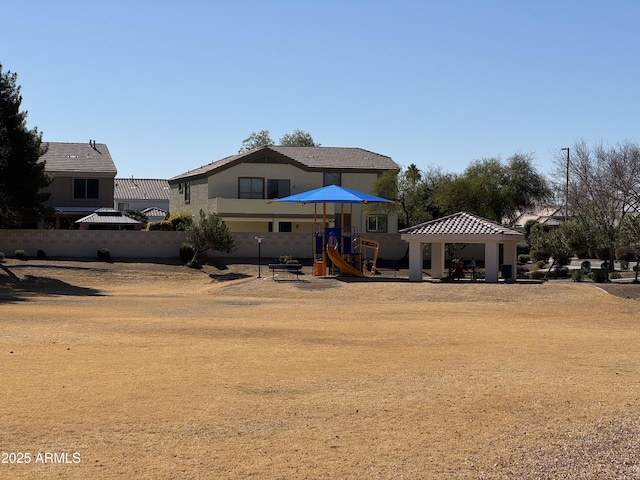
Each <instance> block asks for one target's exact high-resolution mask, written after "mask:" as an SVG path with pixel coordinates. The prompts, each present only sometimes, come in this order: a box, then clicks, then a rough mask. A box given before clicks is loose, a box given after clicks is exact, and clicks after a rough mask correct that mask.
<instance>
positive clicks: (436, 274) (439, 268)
mask: <svg viewBox="0 0 640 480" xmlns="http://www.w3.org/2000/svg"><path fill="white" fill-rule="evenodd" d="M444 246H445V244H444V242H432V243H431V278H433V279H438V278H442V277H444V276H445V274H444V272H445V268H444V261H445V256H446V249H445V248H444Z"/></svg>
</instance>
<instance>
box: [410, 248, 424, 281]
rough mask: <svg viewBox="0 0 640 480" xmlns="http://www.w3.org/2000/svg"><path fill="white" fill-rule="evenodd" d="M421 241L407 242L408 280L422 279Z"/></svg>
mask: <svg viewBox="0 0 640 480" xmlns="http://www.w3.org/2000/svg"><path fill="white" fill-rule="evenodd" d="M422 252H423V248H422V242H409V281H410V282H421V281H422V264H423V254H422Z"/></svg>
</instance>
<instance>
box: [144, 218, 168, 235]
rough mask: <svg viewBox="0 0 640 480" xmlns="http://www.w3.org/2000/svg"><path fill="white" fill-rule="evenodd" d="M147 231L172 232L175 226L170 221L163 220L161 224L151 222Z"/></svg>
mask: <svg viewBox="0 0 640 480" xmlns="http://www.w3.org/2000/svg"><path fill="white" fill-rule="evenodd" d="M147 230H150V231H151V230H153V231H162V232H170V231H172V230H173V224H172V223H171V222H170V221H169V220H162V221H160V222H151V223H150V224H149V225H148V226H147Z"/></svg>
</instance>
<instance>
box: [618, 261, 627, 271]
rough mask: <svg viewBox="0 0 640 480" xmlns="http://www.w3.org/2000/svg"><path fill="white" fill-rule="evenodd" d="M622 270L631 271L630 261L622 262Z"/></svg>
mask: <svg viewBox="0 0 640 480" xmlns="http://www.w3.org/2000/svg"><path fill="white" fill-rule="evenodd" d="M620 270H629V261H628V260H620Z"/></svg>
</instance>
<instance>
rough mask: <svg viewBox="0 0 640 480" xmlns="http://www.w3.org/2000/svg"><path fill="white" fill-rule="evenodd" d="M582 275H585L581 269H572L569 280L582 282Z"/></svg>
mask: <svg viewBox="0 0 640 480" xmlns="http://www.w3.org/2000/svg"><path fill="white" fill-rule="evenodd" d="M584 277H585V274H584V271H583V270H582V269H580V270H574V271H573V273H572V274H571V280H573V281H574V282H582V281H583V280H584Z"/></svg>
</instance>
